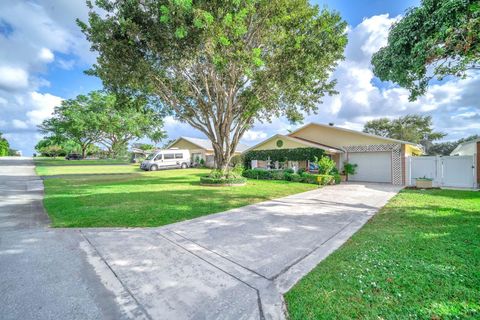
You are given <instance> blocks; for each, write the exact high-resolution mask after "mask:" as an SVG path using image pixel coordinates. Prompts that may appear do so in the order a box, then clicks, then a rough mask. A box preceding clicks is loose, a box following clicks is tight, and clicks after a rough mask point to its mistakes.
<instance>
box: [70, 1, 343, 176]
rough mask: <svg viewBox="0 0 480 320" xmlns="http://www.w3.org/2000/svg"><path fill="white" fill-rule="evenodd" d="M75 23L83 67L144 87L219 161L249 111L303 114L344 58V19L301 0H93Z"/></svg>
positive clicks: (127, 88)
mask: <svg viewBox="0 0 480 320" xmlns="http://www.w3.org/2000/svg"><path fill="white" fill-rule="evenodd" d="M96 6H98V7H99V8H100V9H101V10H100V11H101V12H102V13H101V14H98V13H97V11H96V10H95V8H93V6H92V4H91V3H90V8H91V10H90V13H89V21H88V22H86V23H85V22H81V21H79V25H80V27H81V28H82V30H83V32H84V33H85V34H86V36H87V38H88V40H89V41H90V42H91V44H92V49H93V50H94V51H97V52H98V53H99V56H98V59H97V64H96V65H95V66H94V68H93V69H92V70H91V71H90V72H91V73H92V74H95V75H98V76H99V77H100V78H101V79H102V80H103V81H104V84H106V85H107V86H109V87H110V89H114V90H122V91H124V92H127V93H129V94H138V93H142V94H148V95H150V96H152V97H155V98H156V99H157V100H158V105H159V106H160V107H162V108H165V109H168V110H170V111H172V112H173V114H174V115H175V117H176V118H177V119H179V120H180V121H183V122H186V123H188V124H190V125H191V126H192V127H194V128H196V129H198V130H199V131H201V132H202V133H204V134H205V135H206V136H207V137H208V138H209V139H210V140H211V142H212V145H213V149H214V151H215V162H216V165H217V168H219V169H222V170H226V169H227V166H228V163H229V161H230V159H231V157H232V156H233V153H234V150H235V148H236V147H237V144H238V142H239V140H240V138H241V137H242V136H243V134H244V133H245V132H246V131H247V130H248V129H249V128H250V127H251V126H252V124H253V122H254V121H255V120H260V121H262V120H270V119H271V118H272V117H278V116H286V117H287V118H288V119H289V120H291V121H298V120H301V119H302V114H303V113H304V112H311V111H315V110H316V109H317V107H318V104H319V103H321V101H322V98H323V97H324V96H325V95H329V94H334V93H335V91H334V85H335V81H334V80H332V79H330V75H331V72H332V70H333V69H334V67H335V66H336V63H337V61H339V60H340V59H342V58H343V50H344V47H345V45H346V42H347V37H346V23H345V22H343V21H342V20H341V18H340V16H339V15H338V14H337V13H334V12H331V11H328V10H326V9H323V10H320V9H319V8H318V7H317V6H313V5H311V4H310V3H309V1H308V0H231V1H212V0H203V1H192V0H174V1H171V0H142V1H140V0H133V1H132V0H128V1H127V0H115V1H113V0H112V1H109V0H102V1H97V2H96Z"/></svg>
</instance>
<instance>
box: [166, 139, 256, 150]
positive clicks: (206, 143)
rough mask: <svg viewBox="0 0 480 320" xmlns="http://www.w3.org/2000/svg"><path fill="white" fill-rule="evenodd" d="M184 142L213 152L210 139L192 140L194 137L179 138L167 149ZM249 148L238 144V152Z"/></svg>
mask: <svg viewBox="0 0 480 320" xmlns="http://www.w3.org/2000/svg"><path fill="white" fill-rule="evenodd" d="M181 140H184V141H186V142H189V143H191V144H193V145H195V146H197V147H198V148H199V149H204V150H207V151H213V146H212V142H211V141H210V140H208V139H201V138H192V137H179V138H178V139H177V140H175V141H173V142H172V143H170V144H169V145H168V146H167V149H169V148H172V147H173V146H174V145H175V144H177V143H178V142H179V141H181ZM248 148H249V147H248V146H247V145H245V144H243V143H238V145H237V149H236V152H243V151H244V150H246V149H248Z"/></svg>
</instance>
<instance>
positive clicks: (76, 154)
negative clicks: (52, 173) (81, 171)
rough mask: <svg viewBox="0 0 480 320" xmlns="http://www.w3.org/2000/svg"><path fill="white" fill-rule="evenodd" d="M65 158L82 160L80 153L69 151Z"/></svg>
mask: <svg viewBox="0 0 480 320" xmlns="http://www.w3.org/2000/svg"><path fill="white" fill-rule="evenodd" d="M65 159H66V160H82V155H81V154H78V153H70V154H67V156H66V157H65Z"/></svg>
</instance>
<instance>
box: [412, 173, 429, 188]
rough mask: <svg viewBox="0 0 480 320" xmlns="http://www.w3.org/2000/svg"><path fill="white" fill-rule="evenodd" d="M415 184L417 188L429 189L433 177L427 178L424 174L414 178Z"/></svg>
mask: <svg viewBox="0 0 480 320" xmlns="http://www.w3.org/2000/svg"><path fill="white" fill-rule="evenodd" d="M415 186H416V187H417V188H418V189H431V188H433V179H430V178H427V177H425V176H424V177H422V178H416V179H415Z"/></svg>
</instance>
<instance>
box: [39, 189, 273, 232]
mask: <svg viewBox="0 0 480 320" xmlns="http://www.w3.org/2000/svg"><path fill="white" fill-rule="evenodd" d="M232 188H234V187H232ZM228 191H229V190H227V188H222V189H221V190H220V189H218V188H205V189H198V190H195V189H194V190H182V189H180V190H162V191H141V192H118V193H108V192H105V193H98V194H83V195H82V194H75V193H73V194H62V195H55V194H52V195H47V197H46V198H45V201H44V204H45V207H46V209H47V211H48V213H49V215H50V216H51V217H52V218H53V222H54V226H55V227H94V226H96V227H114V226H115V227H118V226H125V227H128V226H137V227H153V226H161V225H165V224H170V223H174V222H179V221H183V220H189V219H193V218H197V217H200V216H204V215H207V214H212V213H217V212H222V211H226V210H229V209H233V208H237V207H241V206H245V205H248V204H251V203H257V202H261V201H265V200H268V199H270V198H271V196H270V195H265V194H264V195H261V194H258V192H257V191H256V190H254V189H250V190H244V191H243V192H241V193H232V192H228ZM279 205H281V204H279Z"/></svg>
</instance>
